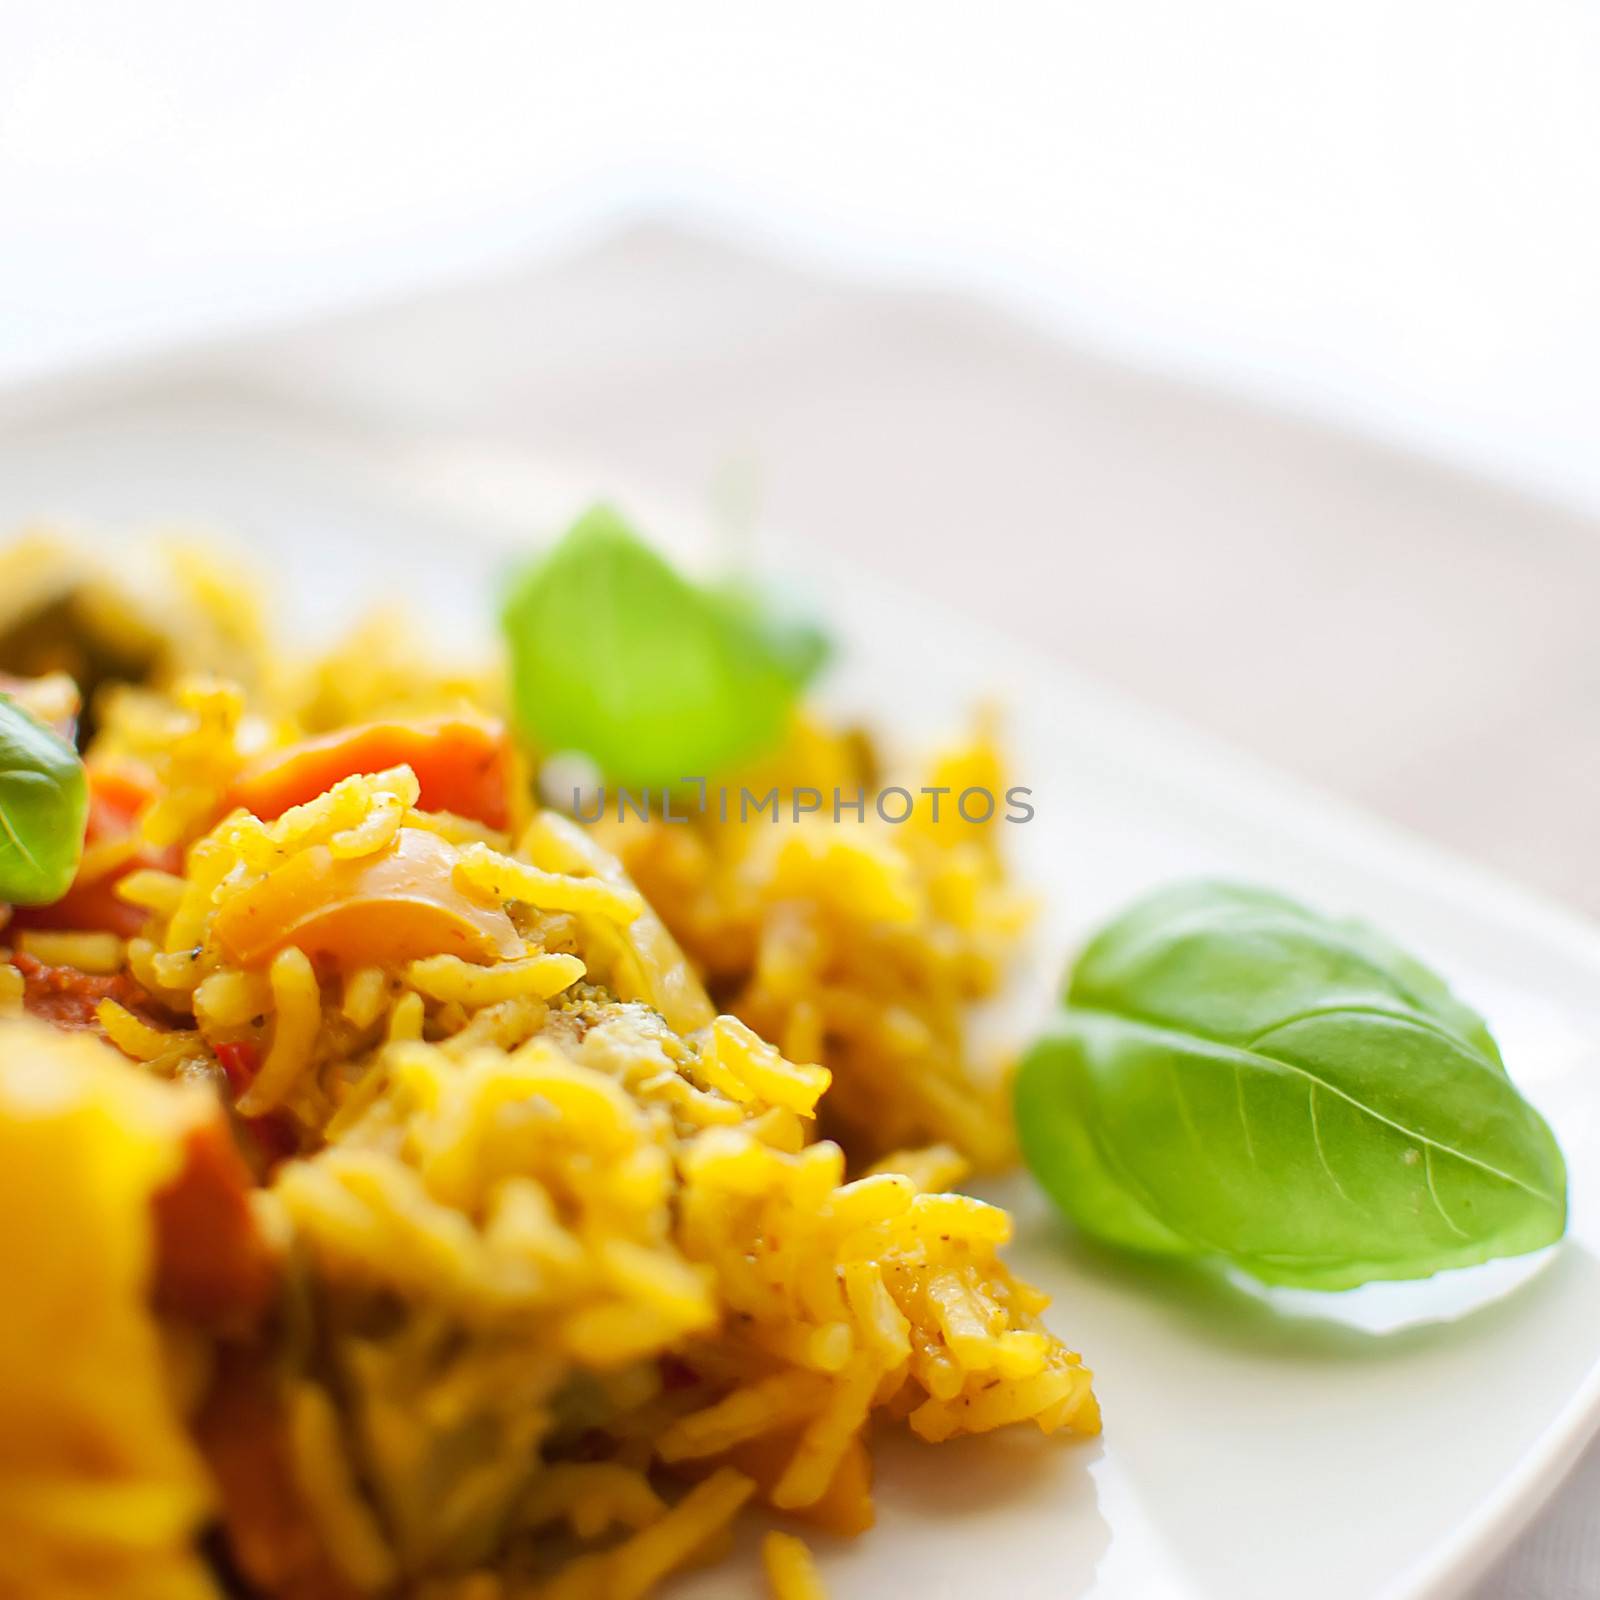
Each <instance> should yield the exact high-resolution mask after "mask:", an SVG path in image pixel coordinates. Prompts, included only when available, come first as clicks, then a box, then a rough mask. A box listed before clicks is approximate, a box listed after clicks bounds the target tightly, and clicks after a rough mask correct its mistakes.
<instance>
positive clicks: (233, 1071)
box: [211, 1039, 261, 1095]
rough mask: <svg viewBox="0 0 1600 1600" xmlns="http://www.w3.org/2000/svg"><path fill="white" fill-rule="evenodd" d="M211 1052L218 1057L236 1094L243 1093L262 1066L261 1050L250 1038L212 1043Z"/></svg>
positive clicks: (218, 1062)
mask: <svg viewBox="0 0 1600 1600" xmlns="http://www.w3.org/2000/svg"><path fill="white" fill-rule="evenodd" d="M211 1053H212V1054H213V1055H214V1056H215V1057H216V1058H217V1064H218V1066H220V1067H221V1068H222V1071H223V1075H224V1076H225V1077H226V1078H227V1080H228V1087H229V1088H230V1089H232V1090H233V1092H234V1093H235V1094H236V1095H239V1094H243V1093H244V1092H245V1090H246V1089H248V1088H249V1087H250V1080H251V1079H252V1078H254V1077H255V1075H256V1072H257V1071H258V1070H259V1068H260V1066H261V1052H260V1050H259V1049H257V1047H256V1046H255V1045H253V1044H252V1043H251V1042H250V1041H249V1040H248V1039H237V1040H233V1041H231V1042H229V1043H225V1044H215V1045H212V1047H211Z"/></svg>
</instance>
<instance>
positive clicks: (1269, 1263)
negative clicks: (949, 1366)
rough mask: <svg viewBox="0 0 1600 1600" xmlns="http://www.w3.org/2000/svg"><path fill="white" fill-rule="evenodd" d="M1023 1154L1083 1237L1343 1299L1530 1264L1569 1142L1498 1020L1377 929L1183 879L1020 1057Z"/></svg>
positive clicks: (1552, 1236) (1553, 1206)
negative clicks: (1344, 1294)
mask: <svg viewBox="0 0 1600 1600" xmlns="http://www.w3.org/2000/svg"><path fill="white" fill-rule="evenodd" d="M1016 1104H1017V1116H1018V1127H1019V1133H1020V1137H1021V1140H1022V1145H1023V1150H1024V1154H1025V1155H1026V1157H1027V1159H1028V1162H1029V1165H1030V1166H1031V1167H1032V1169H1033V1171H1034V1173H1035V1174H1036V1175H1037V1176H1038V1178H1039V1179H1040V1181H1041V1182H1042V1183H1043V1185H1044V1187H1045V1188H1046V1189H1047V1190H1048V1191H1049V1192H1050V1193H1051V1195H1052V1196H1053V1197H1054V1198H1055V1200H1056V1201H1057V1203H1058V1204H1059V1205H1060V1206H1061V1207H1062V1209H1063V1210H1065V1211H1066V1212H1067V1213H1068V1215H1069V1216H1071V1217H1072V1218H1073V1219H1074V1220H1075V1221H1076V1222H1077V1223H1078V1224H1079V1226H1081V1227H1082V1228H1083V1229H1084V1230H1085V1231H1086V1232H1089V1233H1091V1234H1094V1235H1096V1236H1097V1237H1100V1238H1102V1239H1105V1240H1107V1241H1108V1242H1111V1243H1115V1244H1120V1245H1124V1246H1128V1247H1130V1248H1134V1249H1142V1250H1159V1251H1164V1252H1166V1253H1188V1254H1191V1255H1202V1256H1219V1257H1224V1258H1226V1259H1228V1260H1230V1261H1232V1262H1234V1263H1235V1264H1236V1265H1238V1266H1239V1267H1241V1268H1243V1269H1244V1270H1246V1271H1248V1272H1250V1273H1252V1274H1253V1275H1255V1276H1256V1277H1258V1278H1261V1279H1263V1280H1265V1281H1268V1282H1274V1283H1283V1284H1294V1285H1297V1286H1300V1287H1307V1288H1322V1289H1336V1288H1347V1287H1350V1286H1353V1285H1355V1284H1358V1283H1364V1282H1367V1281H1370V1280H1372V1279H1378V1278H1415V1277H1426V1276H1428V1275H1429V1274H1431V1273H1434V1272H1438V1271H1441V1270H1442V1269H1444V1268H1446V1267H1457V1266H1467V1265H1472V1264H1475V1263H1477V1262H1481V1261H1486V1260H1488V1259H1490V1258H1491V1257H1495V1256H1502V1255H1516V1254H1520V1253H1523V1252H1525V1251H1529V1250H1536V1249H1539V1248H1541V1247H1543V1246H1545V1245H1548V1244H1551V1243H1553V1242H1554V1241H1555V1240H1556V1239H1558V1238H1559V1237H1560V1236H1561V1234H1562V1232H1563V1230H1564V1228H1565V1224H1566V1169H1565V1165H1564V1163H1563V1161H1562V1157H1561V1151H1560V1149H1559V1147H1558V1146H1557V1144H1556V1141H1555V1138H1554V1136H1553V1135H1552V1134H1551V1132H1550V1130H1549V1128H1548V1127H1547V1126H1546V1125H1545V1123H1544V1121H1543V1119H1542V1118H1541V1117H1540V1116H1539V1114H1538V1113H1537V1112H1536V1111H1535V1110H1534V1109H1533V1108H1532V1107H1531V1106H1530V1105H1528V1103H1527V1102H1526V1101H1525V1100H1523V1099H1522V1097H1521V1096H1520V1095H1519V1094H1518V1093H1517V1091H1516V1088H1515V1087H1514V1085H1513V1084H1512V1083H1511V1080H1510V1079H1509V1077H1508V1076H1507V1075H1506V1072H1505V1068H1504V1065H1503V1063H1502V1062H1501V1059H1500V1055H1499V1051H1498V1049H1497V1048H1496V1047H1495V1044H1494V1041H1493V1039H1492V1038H1491V1037H1490V1035H1489V1032H1488V1029H1487V1027H1486V1026H1485V1025H1484V1023H1483V1021H1482V1019H1481V1018H1480V1017H1478V1016H1477V1015H1476V1013H1474V1012H1473V1011H1472V1010H1471V1009H1470V1008H1469V1007H1467V1006H1465V1005H1463V1004H1462V1002H1461V1001H1459V1000H1458V999H1456V998H1455V996H1453V995H1452V994H1451V993H1450V992H1449V990H1448V988H1447V987H1446V986H1445V984H1444V983H1443V982H1442V981H1441V980H1440V979H1439V978H1438V977H1437V976H1436V975H1435V974H1434V973H1432V972H1430V971H1429V970H1428V969H1427V968H1426V967H1424V966H1423V965H1422V964H1421V963H1419V962H1417V961H1416V960H1414V959H1413V958H1412V957H1410V956H1408V955H1406V954H1404V953H1403V952H1401V951H1399V950H1396V949H1395V948H1394V947H1393V946H1392V945H1390V944H1389V943H1388V941H1386V940H1385V939H1383V938H1382V937H1381V936H1380V935H1378V934H1376V933H1375V932H1373V931H1372V930H1370V929H1367V928H1365V927H1362V926H1360V925H1358V924H1349V923H1341V922H1336V921H1333V920H1331V919H1328V918H1324V917H1320V916H1318V915H1317V914H1316V913H1314V912H1312V911H1310V910H1308V909H1306V908H1305V907H1303V906H1300V905H1297V904H1296V903H1295V902H1293V901H1291V900H1287V899H1285V898H1284V897H1282V896H1280V895H1275V894H1271V893H1269V892H1267V891H1263V890H1256V889H1250V888H1244V887H1239V886H1234V885H1227V884H1209V883H1202V884H1189V885H1183V886H1180V887H1178V888H1176V889H1171V890H1166V891H1162V892H1160V893H1158V894H1156V895H1152V896H1151V897H1149V898H1148V899H1146V900H1144V901H1142V902H1140V903H1139V904H1137V905H1135V906H1133V907H1132V908H1131V909H1130V910H1128V911H1127V912H1126V913H1124V914H1123V915H1122V916H1120V917H1118V918H1117V919H1116V920H1115V921H1114V922H1113V923H1111V924H1110V925H1109V926H1108V927H1107V928H1106V929H1105V930H1104V931H1103V932H1102V933H1101V934H1100V935H1099V936H1098V937H1096V938H1095V939H1094V940H1093V941H1092V942H1091V943H1090V944H1089V946H1088V948H1087V949H1086V950H1085V951H1084V954H1083V956H1082V957H1081V959H1080V961H1079V963H1078V965H1077V968H1076V970H1075V971H1074V973H1073V977H1072V981H1071V984H1070V986H1069V988H1068V993H1067V1001H1066V1006H1065V1008H1064V1010H1063V1012H1062V1013H1061V1015H1060V1017H1059V1018H1058V1019H1057V1021H1056V1023H1055V1024H1054V1026H1053V1027H1052V1028H1051V1030H1050V1031H1049V1032H1048V1033H1047V1034H1046V1035H1045V1037H1043V1038H1042V1039H1040V1040H1039V1041H1038V1043H1037V1044H1035V1046H1034V1047H1033V1049H1032V1050H1031V1051H1030V1052H1029V1053H1028V1055H1027V1057H1026V1058H1025V1060H1024V1062H1023V1065H1022V1068H1021V1070H1020V1071H1019V1074H1018V1080H1017V1086H1016Z"/></svg>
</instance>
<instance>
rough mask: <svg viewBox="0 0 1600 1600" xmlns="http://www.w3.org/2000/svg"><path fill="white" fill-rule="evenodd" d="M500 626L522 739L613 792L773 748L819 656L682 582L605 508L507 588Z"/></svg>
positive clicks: (791, 634) (714, 768) (740, 599)
mask: <svg viewBox="0 0 1600 1600" xmlns="http://www.w3.org/2000/svg"><path fill="white" fill-rule="evenodd" d="M502 620H503V624H504V628H505V632H506V638H507V641H508V643H509V645H510V652H511V680H512V698H513V704H514V707H515V711H516V715H517V720H518V722H519V724H520V725H521V726H522V728H523V730H524V731H525V732H526V733H527V734H528V735H529V736H530V737H531V738H532V739H533V740H534V741H535V742H536V743H537V744H538V745H539V746H540V747H541V748H542V749H543V750H545V751H547V752H553V751H559V750H581V751H583V752H584V753H585V754H586V755H588V756H589V757H590V758H591V759H592V760H593V761H594V762H595V763H596V764H597V765H598V766H599V768H600V770H601V771H602V772H603V773H604V774H605V775H606V776H607V777H608V778H611V779H613V780H615V781H617V782H619V783H623V784H646V785H652V784H675V783H677V782H678V781H680V780H681V779H686V778H703V777H707V776H710V775H712V774H715V773H719V772H724V771H726V770H728V769H729V768H730V767H733V766H735V765H737V764H738V763H740V762H743V761H746V760H749V759H751V758H753V757H755V756H759V755H762V754H764V753H765V752H767V751H768V750H770V749H772V748H773V747H774V746H776V745H777V744H778V743H779V742H780V741H781V740H782V738H783V735H784V733H785V731H786V729H787V727H788V724H789V720H790V716H791V714H792V712H793V708H794V702H795V698H796V695H797V694H798V692H799V690H800V688H801V687H802V686H803V685H804V683H805V682H806V681H807V679H809V677H810V676H811V675H812V673H813V672H814V671H815V670H816V669H817V667H818V666H820V664H821V660H822V656H823V653H824V652H822V651H821V650H820V649H818V648H817V647H816V645H815V643H814V642H813V643H811V644H807V643H806V642H805V640H804V638H803V637H802V636H801V635H799V634H797V633H796V631H795V630H794V628H793V626H792V625H790V624H787V623H783V622H780V621H777V620H774V619H773V618H772V617H771V616H770V614H769V613H768V612H767V611H766V610H765V609H764V608H762V607H761V606H760V605H758V604H757V602H756V601H755V600H754V599H753V598H752V597H751V596H749V595H748V594H745V593H739V594H738V595H736V596H735V595H730V594H726V593H718V592H714V591H710V590H706V589H702V588H700V587H698V586H696V585H695V584H692V583H690V582H689V581H688V580H687V579H685V578H683V577H682V576H680V575H679V574H678V573H677V572H675V571H674V570H673V568H672V567H671V566H669V565H668V563H667V562H665V561H664V560H662V558H661V557H660V556H659V555H657V554H656V553H655V551H654V550H652V549H651V548H650V547H649V546H648V545H646V544H645V543H643V541H641V540H640V539H638V538H637V537H636V536H635V535H634V533H633V532H632V530H631V529H630V528H629V527H628V526H627V524H626V523H625V522H623V520H622V519H621V518H620V517H619V516H618V515H617V513H616V512H614V511H612V510H611V509H609V508H608V507H605V506H597V507H595V508H594V509H592V510H590V511H588V512H586V513H585V514H584V515H583V516H582V517H580V518H579V519H578V521H577V522H576V523H575V524H574V525H573V526H572V528H571V529H570V530H569V531H568V532H567V533H566V535H565V536H564V537H563V538H562V539H561V540H560V542H559V543H558V544H557V545H556V546H555V548H554V549H553V550H551V551H550V552H549V553H548V554H547V555H546V556H544V557H543V558H542V559H541V560H539V561H537V562H535V563H534V564H533V565H532V566H531V567H529V568H528V569H527V570H525V571H524V572H523V573H522V574H521V575H520V576H518V577H517V578H516V579H515V580H514V582H513V585H512V590H511V593H510V596H509V598H508V600H507V602H506V604H505V607H504V611H503V614H502Z"/></svg>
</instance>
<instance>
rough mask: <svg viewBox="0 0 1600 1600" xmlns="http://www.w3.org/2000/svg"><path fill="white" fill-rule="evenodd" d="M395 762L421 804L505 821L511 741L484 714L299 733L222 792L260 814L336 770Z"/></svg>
mask: <svg viewBox="0 0 1600 1600" xmlns="http://www.w3.org/2000/svg"><path fill="white" fill-rule="evenodd" d="M402 763H404V764H405V765H406V766H408V767H410V768H411V770H412V771H413V772H414V773H416V775H417V782H418V783H419V784H420V785H421V788H422V799H421V805H422V808H423V810H425V811H453V812H455V814H456V815H457V816H462V817H471V818H472V819H473V820H474V821H477V822H481V823H483V824H484V825H485V826H486V827H490V828H504V827H505V826H506V823H507V819H508V816H509V810H510V786H511V770H512V769H511V742H510V740H509V738H508V737H507V735H506V730H505V728H504V726H503V725H502V724H501V723H499V722H496V721H494V720H493V719H492V718H488V717H472V716H466V715H458V716H449V717H432V718H428V719H425V720H422V721H418V722H367V723H362V724H360V725H358V726H356V727H351V728H340V729H338V730H336V731H335V732H333V733H329V734H324V735H323V736H321V737H320V738H316V739H306V740H304V741H302V742H301V743H299V744H295V745H290V746H289V747H288V748H287V749H285V750H276V751H273V752H271V753H270V754H269V755H266V756H263V757H262V758H261V759H260V760H259V761H257V762H255V763H254V764H253V765H252V766H250V767H248V768H246V769H245V771H244V773H243V774H242V775H241V776H240V777H239V779H238V781H237V782H236V783H235V784H234V786H233V790H232V792H231V794H230V796H229V799H230V801H231V803H232V804H234V805H240V806H243V807H244V808H245V810H247V811H252V812H254V813H255V815H256V816H258V817H260V818H261V819H262V821H264V822H271V821H272V820H273V819H274V818H275V817H281V816H282V815H283V813H284V812H285V811H287V810H288V809H289V808H290V807H291V806H298V805H304V804H305V802H306V801H308V800H314V799H315V798H316V797H317V796H318V795H319V794H324V793H326V791H327V790H329V789H331V788H332V787H333V786H334V784H336V783H337V782H338V781H339V780H340V779H341V778H348V777H351V776H352V775H353V774H355V773H358V772H362V773H372V772H384V771H387V770H388V769H389V768H390V767H398V766H400V765H401V764H402Z"/></svg>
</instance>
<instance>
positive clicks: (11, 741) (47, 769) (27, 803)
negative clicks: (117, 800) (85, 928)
mask: <svg viewBox="0 0 1600 1600" xmlns="http://www.w3.org/2000/svg"><path fill="white" fill-rule="evenodd" d="M88 814H89V786H88V783H87V781H86V779H85V777H84V771H83V762H82V761H80V760H79V759H78V752H77V751H76V750H74V749H73V748H72V746H71V745H70V744H68V743H67V742H66V740H64V739H62V738H61V737H60V735H58V734H56V733H54V732H52V730H51V729H49V728H48V727H46V726H45V724H44V723H42V722H40V721H39V719H38V718H37V717H35V716H33V715H32V713H30V712H27V711H24V710H23V709H22V707H21V706H19V705H18V704H17V703H16V702H15V701H14V700H12V699H10V698H9V697H8V696H5V695H0V901H4V902H7V903H9V904H11V905H18V906H38V905H49V904H51V903H52V902H54V901H56V900H59V899H60V898H61V897H62V895H64V894H65V893H66V892H67V890H68V889H69V888H71V887H72V880H73V877H74V875H75V874H76V873H77V870H78V861H79V858H80V857H81V856H82V854H83V830H84V825H85V823H86V822H87V820H88Z"/></svg>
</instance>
